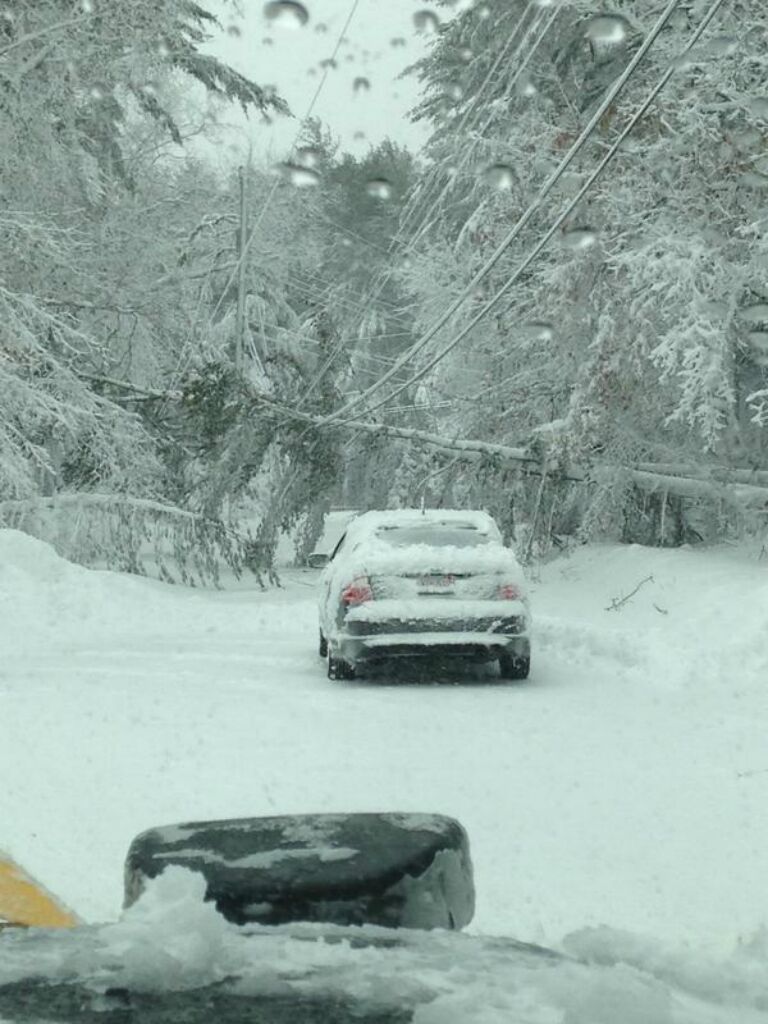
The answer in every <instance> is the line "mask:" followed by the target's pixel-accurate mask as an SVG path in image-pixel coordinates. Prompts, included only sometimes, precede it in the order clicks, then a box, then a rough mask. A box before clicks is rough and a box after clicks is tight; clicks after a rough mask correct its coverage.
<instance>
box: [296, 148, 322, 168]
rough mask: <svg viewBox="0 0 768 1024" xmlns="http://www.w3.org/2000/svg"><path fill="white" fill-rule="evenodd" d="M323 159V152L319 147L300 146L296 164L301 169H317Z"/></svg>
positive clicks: (297, 151)
mask: <svg viewBox="0 0 768 1024" xmlns="http://www.w3.org/2000/svg"><path fill="white" fill-rule="evenodd" d="M322 158H323V154H322V150H320V149H318V148H317V146H299V148H298V149H297V150H296V163H297V164H298V165H299V166H300V167H317V166H318V164H319V163H320V161H321V160H322Z"/></svg>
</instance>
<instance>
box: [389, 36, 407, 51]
mask: <svg viewBox="0 0 768 1024" xmlns="http://www.w3.org/2000/svg"><path fill="white" fill-rule="evenodd" d="M389 45H390V46H391V47H392V48H393V49H395V48H397V47H398V46H405V39H404V38H403V37H402V36H395V38H394V39H390V41H389Z"/></svg>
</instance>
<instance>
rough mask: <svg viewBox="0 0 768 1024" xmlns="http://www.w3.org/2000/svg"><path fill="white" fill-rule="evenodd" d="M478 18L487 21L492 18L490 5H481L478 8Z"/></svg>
mask: <svg viewBox="0 0 768 1024" xmlns="http://www.w3.org/2000/svg"><path fill="white" fill-rule="evenodd" d="M477 16H478V18H483V20H485V18H490V16H491V8H490V7H489V6H488V4H481V5H480V6H479V7H478V8H477Z"/></svg>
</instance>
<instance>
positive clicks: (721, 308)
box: [701, 299, 728, 320]
mask: <svg viewBox="0 0 768 1024" xmlns="http://www.w3.org/2000/svg"><path fill="white" fill-rule="evenodd" d="M701 312H702V313H703V314H704V316H707V317H709V318H710V320H725V318H726V317H727V316H728V306H727V305H726V303H725V302H716V301H715V300H713V299H712V300H708V301H706V302H702V304H701Z"/></svg>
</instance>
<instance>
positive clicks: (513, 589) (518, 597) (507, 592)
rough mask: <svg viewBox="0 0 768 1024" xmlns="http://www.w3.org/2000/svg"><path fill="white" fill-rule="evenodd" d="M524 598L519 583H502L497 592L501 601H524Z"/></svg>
mask: <svg viewBox="0 0 768 1024" xmlns="http://www.w3.org/2000/svg"><path fill="white" fill-rule="evenodd" d="M523 596H524V591H523V588H522V587H521V586H520V584H519V583H502V584H501V585H500V587H499V589H498V590H497V591H496V597H497V598H499V600H500V601H522V599H523Z"/></svg>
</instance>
